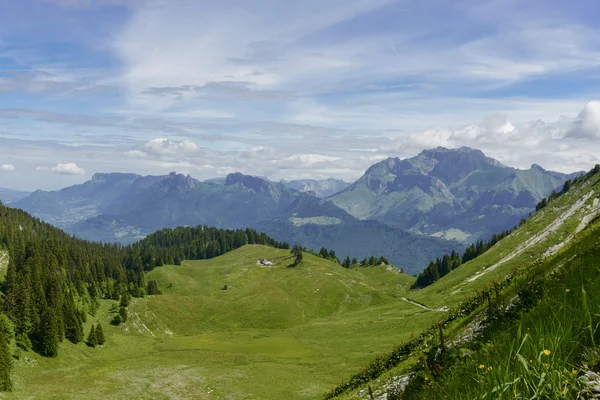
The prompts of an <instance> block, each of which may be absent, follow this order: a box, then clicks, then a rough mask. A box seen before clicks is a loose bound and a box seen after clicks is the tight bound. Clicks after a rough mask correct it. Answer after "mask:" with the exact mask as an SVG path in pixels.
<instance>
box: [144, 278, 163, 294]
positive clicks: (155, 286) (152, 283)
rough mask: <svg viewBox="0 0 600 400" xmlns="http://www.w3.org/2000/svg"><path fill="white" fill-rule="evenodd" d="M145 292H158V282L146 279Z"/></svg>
mask: <svg viewBox="0 0 600 400" xmlns="http://www.w3.org/2000/svg"><path fill="white" fill-rule="evenodd" d="M146 294H150V295H153V294H160V291H159V290H158V284H157V283H156V281H155V280H154V279H152V280H150V281H148V286H147V288H146Z"/></svg>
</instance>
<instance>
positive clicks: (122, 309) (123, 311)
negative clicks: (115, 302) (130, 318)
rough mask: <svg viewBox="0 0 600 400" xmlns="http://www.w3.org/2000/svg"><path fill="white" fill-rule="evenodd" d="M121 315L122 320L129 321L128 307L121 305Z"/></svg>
mask: <svg viewBox="0 0 600 400" xmlns="http://www.w3.org/2000/svg"><path fill="white" fill-rule="evenodd" d="M119 317H121V322H127V309H126V308H125V307H119Z"/></svg>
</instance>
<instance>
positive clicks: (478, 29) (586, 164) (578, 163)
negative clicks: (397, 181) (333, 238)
mask: <svg viewBox="0 0 600 400" xmlns="http://www.w3.org/2000/svg"><path fill="white" fill-rule="evenodd" d="M598 21H600V7H598V4H597V1H596V0H570V1H563V0H543V1H542V0H531V1H522V0H520V1H517V0H501V1H496V0H492V1H482V0H476V1H475V0H473V1H471V0H456V1H447V0H405V1H402V0H400V1H395V0H304V1H302V2H288V1H282V0H279V1H275V0H247V1H239V0H238V1H233V0H220V1H205V0H18V1H17V0H0V187H7V188H13V189H20V190H35V189H45V190H50V189H57V188H61V187H65V186H69V185H73V184H77V183H81V182H84V181H85V180H87V179H89V178H90V177H91V176H92V175H93V174H94V173H96V172H136V173H139V174H143V175H147V174H153V175H159V174H161V175H162V174H167V173H169V172H171V171H177V172H180V173H184V174H190V175H192V176H193V177H195V178H197V179H207V178H213V177H221V176H225V175H226V174H228V173H231V172H238V171H239V172H242V173H246V174H252V175H260V176H267V177H268V178H270V179H273V180H279V179H300V178H315V179H322V178H329V177H334V178H340V179H344V180H347V181H353V180H355V179H357V178H358V177H360V175H361V174H362V173H363V172H364V171H365V169H366V168H368V167H369V166H370V165H372V164H374V163H376V162H378V161H381V160H383V159H385V158H387V157H400V158H406V157H412V156H415V155H416V154H418V153H419V152H420V151H422V150H424V149H430V148H435V147H438V146H444V147H448V148H456V147H461V146H469V147H472V148H477V149H481V150H483V151H484V152H485V153H486V154H487V155H488V156H491V157H494V158H496V159H497V160H499V161H501V162H502V163H504V164H507V165H510V166H514V167H517V168H529V167H530V166H531V165H532V164H534V163H536V164H539V165H542V166H543V167H544V168H546V169H550V170H556V171H561V172H573V171H578V170H588V169H590V168H592V167H593V165H594V164H596V163H600V160H599V158H600V41H598V40H597V38H598V37H600V22H598Z"/></svg>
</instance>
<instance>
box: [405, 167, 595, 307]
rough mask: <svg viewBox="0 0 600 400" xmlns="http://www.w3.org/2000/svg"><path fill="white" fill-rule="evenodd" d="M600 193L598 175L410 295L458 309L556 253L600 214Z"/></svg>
mask: <svg viewBox="0 0 600 400" xmlns="http://www.w3.org/2000/svg"><path fill="white" fill-rule="evenodd" d="M599 194H600V179H599V176H598V175H595V176H592V177H591V178H590V179H589V180H588V181H586V182H584V183H583V184H579V185H577V186H575V187H574V188H573V189H572V190H570V191H569V192H568V193H566V194H565V195H563V196H561V197H559V198H557V199H555V200H554V201H552V202H551V203H550V204H549V205H548V206H547V207H546V208H544V209H543V210H542V211H540V212H538V213H536V214H534V215H533V216H532V217H531V218H529V219H528V220H527V222H526V223H525V224H524V225H522V226H521V227H519V228H518V229H517V230H515V231H514V232H513V233H512V234H510V235H509V236H508V237H506V238H504V239H503V240H501V241H500V242H499V243H497V244H496V245H495V246H494V247H492V248H491V249H490V250H488V251H487V252H485V253H484V254H482V255H481V256H479V257H477V258H476V259H474V260H472V261H469V262H468V263H466V264H463V265H462V266H461V267H459V268H457V269H455V270H453V271H451V272H450V273H449V274H448V275H446V276H445V277H444V278H443V279H440V280H439V281H438V282H436V283H434V284H433V285H431V286H429V287H427V288H425V289H423V290H419V291H416V292H415V293H414V294H411V296H412V298H414V299H415V300H418V301H420V302H422V303H425V304H427V305H428V306H430V307H440V306H444V305H445V306H455V305H457V304H458V303H459V302H460V301H462V300H463V299H464V298H465V297H467V296H469V295H471V294H473V293H475V291H477V290H478V289H479V288H481V287H483V286H485V285H488V284H490V283H492V282H494V281H495V280H498V279H500V278H502V277H504V276H505V275H506V274H507V273H509V272H510V271H512V270H513V269H514V268H516V267H517V266H523V265H527V264H529V263H531V262H532V261H533V260H537V259H541V258H545V257H548V256H550V255H552V254H554V253H555V252H556V251H558V250H560V248H561V247H562V246H564V245H566V244H569V243H570V241H571V240H572V239H573V236H574V234H575V233H577V232H580V231H581V230H582V229H584V228H585V226H586V225H587V224H588V223H589V222H590V221H591V220H592V218H593V217H594V216H596V215H598V213H599V212H600V201H599Z"/></svg>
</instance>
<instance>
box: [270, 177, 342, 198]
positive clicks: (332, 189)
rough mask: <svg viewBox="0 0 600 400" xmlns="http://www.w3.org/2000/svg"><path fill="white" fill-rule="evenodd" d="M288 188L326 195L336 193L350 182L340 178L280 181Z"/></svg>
mask: <svg viewBox="0 0 600 400" xmlns="http://www.w3.org/2000/svg"><path fill="white" fill-rule="evenodd" d="M281 182H282V183H283V184H284V185H286V186H287V187H289V188H290V189H296V190H298V191H300V192H314V193H315V195H316V196H317V197H328V196H331V195H333V194H336V193H338V192H340V191H342V190H344V189H345V188H347V187H348V186H349V185H350V184H349V183H347V182H344V181H342V180H341V179H332V178H330V179H322V180H315V179H299V180H293V181H281Z"/></svg>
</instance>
